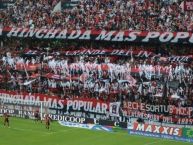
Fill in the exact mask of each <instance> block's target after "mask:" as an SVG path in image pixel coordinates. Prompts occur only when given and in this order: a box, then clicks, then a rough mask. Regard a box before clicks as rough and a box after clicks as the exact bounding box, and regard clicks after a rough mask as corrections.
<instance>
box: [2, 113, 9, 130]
mask: <svg viewBox="0 0 193 145" xmlns="http://www.w3.org/2000/svg"><path fill="white" fill-rule="evenodd" d="M3 117H4V126H6V125H7V126H8V127H9V115H8V114H7V113H4V114H3Z"/></svg>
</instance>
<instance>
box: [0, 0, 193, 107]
mask: <svg viewBox="0 0 193 145" xmlns="http://www.w3.org/2000/svg"><path fill="white" fill-rule="evenodd" d="M180 2H181V1H180ZM180 2H174V3H172V4H169V3H166V2H165V1H161V0H156V1H155V0H80V2H79V4H78V5H77V6H75V7H74V8H73V9H70V10H69V9H65V10H62V11H59V12H53V9H54V7H55V6H56V5H57V3H58V0H19V1H17V2H16V3H15V4H14V5H13V6H10V7H9V8H8V9H6V10H0V19H1V21H0V27H6V26H10V27H23V28H30V29H33V28H48V29H51V28H55V29H56V28H57V29H65V28H67V29H105V30H140V31H172V32H178V31H189V32H192V31H193V12H192V11H182V8H181V6H180V4H181V3H180ZM21 41H23V42H22V43H21ZM34 41H35V40H34ZM45 43H50V42H48V41H46V42H44V40H39V41H37V43H36V44H35V43H33V42H30V40H26V41H25V40H20V39H16V38H14V39H11V38H3V40H2V41H1V52H0V54H1V57H0V59H1V61H0V63H1V65H0V68H1V70H0V71H1V75H0V83H1V85H0V89H5V90H16V91H18V92H22V91H25V92H31V93H45V94H48V95H53V96H59V97H61V98H73V97H84V98H97V99H98V100H103V101H110V102H114V101H121V102H124V101H136V102H143V103H148V104H153V105H156V104H162V105H163V104H164V105H175V106H177V107H180V106H184V107H188V106H189V107H191V106H193V61H192V60H193V49H192V46H190V45H184V46H182V45H180V46H177V45H169V44H168V46H165V45H148V44H145V45H142V44H136V45H134V44H131V45H128V44H120V45H117V44H113V43H112V44H111V43H108V44H99V43H97V42H91V41H86V42H78V41H77V42H71V41H66V42H65V43H61V45H59V44H60V42H58V41H56V40H53V43H56V44H52V45H51V46H49V45H48V44H46V45H42V44H45ZM57 43H59V44H57ZM22 45H23V46H22ZM58 46H60V47H58ZM179 48H180V49H179ZM105 49H108V50H110V49H111V50H127V51H128V50H130V51H133V52H134V51H135V52H140V51H141V52H145V51H147V52H152V53H153V56H151V57H148V56H147V57H144V56H143V57H140V56H137V55H129V56H120V55H87V54H85V55H71V56H69V55H66V51H68V50H70V51H73V50H80V51H84V50H105ZM171 56H173V57H175V56H187V57H189V60H185V61H183V60H182V61H180V60H171V59H170V57H171Z"/></svg>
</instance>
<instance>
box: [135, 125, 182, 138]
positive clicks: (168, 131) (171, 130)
mask: <svg viewBox="0 0 193 145" xmlns="http://www.w3.org/2000/svg"><path fill="white" fill-rule="evenodd" d="M133 129H134V130H136V131H144V132H150V133H158V134H165V135H174V136H182V129H181V128H175V127H166V126H158V125H149V124H140V123H134V127H133Z"/></svg>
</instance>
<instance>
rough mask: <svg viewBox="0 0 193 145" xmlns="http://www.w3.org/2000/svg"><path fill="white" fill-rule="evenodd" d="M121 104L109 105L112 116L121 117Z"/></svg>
mask: <svg viewBox="0 0 193 145" xmlns="http://www.w3.org/2000/svg"><path fill="white" fill-rule="evenodd" d="M120 105H121V103H120V102H113V103H110V104H109V114H110V116H119V108H120Z"/></svg>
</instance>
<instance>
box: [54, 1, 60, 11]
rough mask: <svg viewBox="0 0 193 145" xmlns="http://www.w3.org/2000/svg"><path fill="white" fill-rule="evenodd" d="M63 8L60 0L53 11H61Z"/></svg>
mask: <svg viewBox="0 0 193 145" xmlns="http://www.w3.org/2000/svg"><path fill="white" fill-rule="evenodd" d="M61 10H62V6H61V1H59V2H58V3H57V4H56V5H55V7H54V9H53V11H52V13H55V12H61Z"/></svg>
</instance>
